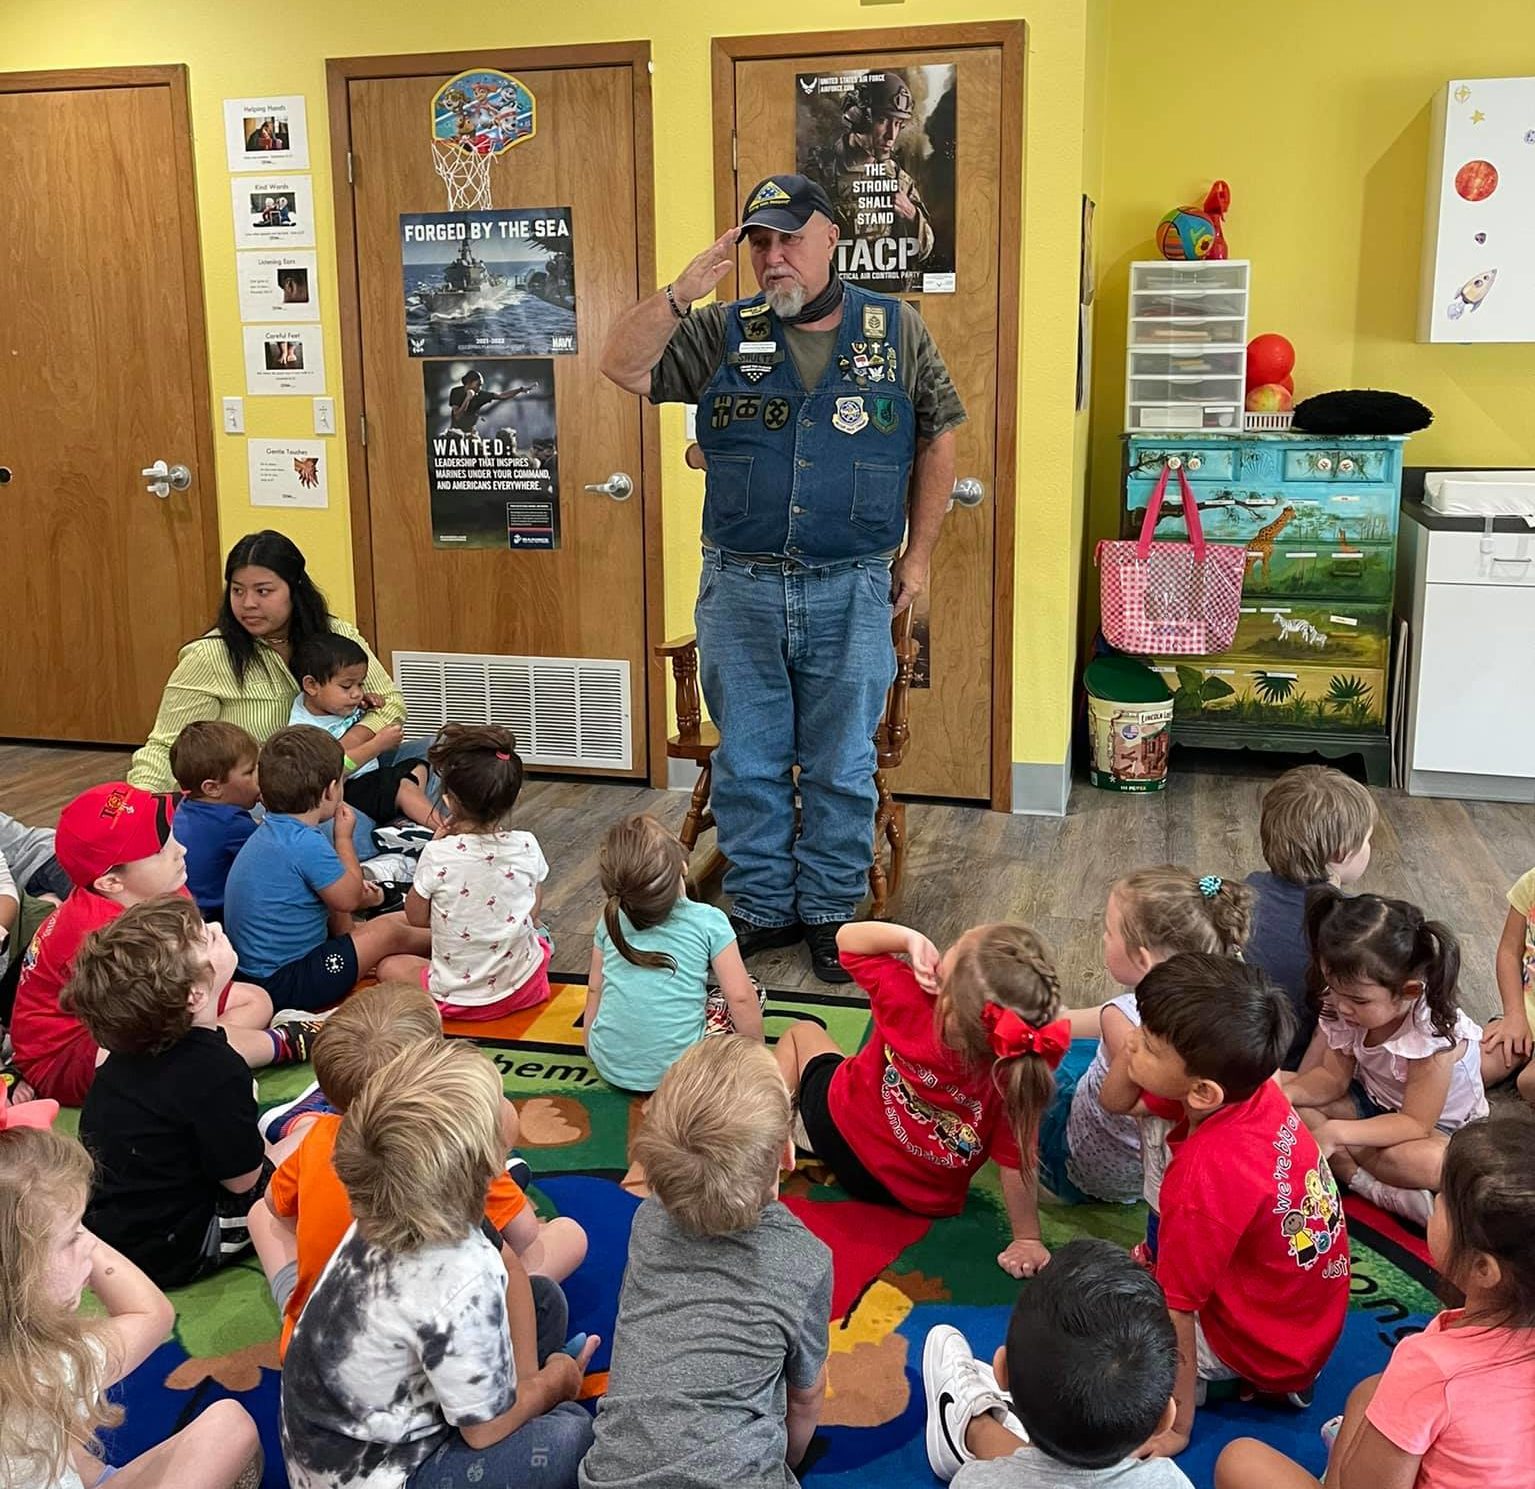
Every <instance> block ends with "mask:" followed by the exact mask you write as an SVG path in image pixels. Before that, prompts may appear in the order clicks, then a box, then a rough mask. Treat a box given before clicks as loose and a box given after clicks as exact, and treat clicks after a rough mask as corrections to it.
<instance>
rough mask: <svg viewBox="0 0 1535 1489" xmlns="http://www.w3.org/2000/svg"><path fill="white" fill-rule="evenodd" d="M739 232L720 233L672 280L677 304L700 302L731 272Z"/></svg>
mask: <svg viewBox="0 0 1535 1489" xmlns="http://www.w3.org/2000/svg"><path fill="white" fill-rule="evenodd" d="M740 231H741V230H740V228H738V227H733V228H731V229H729V231H727V232H724V233H722V234H721V235H720V236H719V237H718V238H716V239H715V240H714V242H712V243H711V244H710V245H709V246H708V247H707V248H706V249H704V251H703V252H702V253H701V254H699V255H698V257H697V258H695V259H694V260H693V262H692V263H690V264H689V265H688V266H687V268H686V269H684V270H683V271H682V273H680V274H679V275H678V276H677V277H676V278H675V279H674V280H672V293H673V294H674V295H675V296H676V297H677V303H678V304H679V305H691V304H692V303H693V301H694V300H701V299H703V297H704V296H705V295H707V294H708V293H709V291H710V290H712V289H713V288H714V286H715V285H717V284H718V283H719V282H720V280H722V279H723V278H724V277H725V276H726V275H727V274H728V273H729V272H730V271H731V269H732V268H733V267H734V265H735V261H736V234H737V233H739V232H740Z"/></svg>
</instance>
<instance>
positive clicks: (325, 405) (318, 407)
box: [314, 398, 336, 434]
mask: <svg viewBox="0 0 1535 1489" xmlns="http://www.w3.org/2000/svg"><path fill="white" fill-rule="evenodd" d="M314 432H315V433H316V434H334V433H335V432H336V400H335V399H334V398H316V399H315V401H314Z"/></svg>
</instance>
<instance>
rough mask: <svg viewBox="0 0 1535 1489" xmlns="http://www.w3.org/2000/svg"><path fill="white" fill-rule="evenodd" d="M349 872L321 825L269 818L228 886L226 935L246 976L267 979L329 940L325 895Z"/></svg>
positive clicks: (236, 866)
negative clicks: (325, 891) (323, 893)
mask: <svg viewBox="0 0 1535 1489" xmlns="http://www.w3.org/2000/svg"><path fill="white" fill-rule="evenodd" d="M345 872H346V869H345V867H344V866H343V865H342V862H341V860H340V859H339V858H337V857H336V850H335V849H334V848H333V847H332V846H331V844H330V840H329V839H328V838H327V837H326V836H325V834H324V832H322V831H321V830H320V829H319V828H318V827H311V826H310V825H309V823H307V822H302V821H300V820H299V819H298V818H297V817H288V816H284V815H283V814H282V813H281V812H268V813H267V815H266V817H265V818H264V819H263V820H262V822H261V825H260V826H259V827H258V828H257V829H256V830H255V832H253V833H252V834H251V835H250V837H249V838H247V839H246V841H245V846H244V847H243V848H241V849H240V852H239V856H238V857H237V858H236V859H235V862H234V867H233V868H232V869H230V871H229V882H228V883H227V884H226V885H225V887H224V929H225V930H226V931H228V933H229V939H230V940H231V941H233V942H234V947H235V950H236V951H237V952H239V954H240V971H241V972H242V973H246V974H248V975H250V976H251V977H255V978H258V979H259V978H262V977H266V976H268V975H269V974H270V973H273V972H275V971H276V970H277V969H278V968H279V967H286V966H287V965H288V963H289V962H293V961H297V960H298V959H299V957H301V956H303V955H304V954H305V953H306V952H310V951H313V950H314V949H315V947H316V946H318V945H319V944H320V943H321V942H322V941H324V940H325V939H326V937H327V935H328V934H329V932H328V929H327V923H328V919H329V915H330V912H329V911H328V910H327V909H326V908H325V901H324V900H322V899H321V898H320V891H321V890H322V889H325V888H328V887H329V886H330V885H332V884H334V883H335V882H336V880H337V879H339V878H340V877H341V876H342V875H343V874H344V873H345Z"/></svg>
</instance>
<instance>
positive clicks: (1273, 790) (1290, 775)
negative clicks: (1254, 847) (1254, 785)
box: [1258, 765, 1378, 884]
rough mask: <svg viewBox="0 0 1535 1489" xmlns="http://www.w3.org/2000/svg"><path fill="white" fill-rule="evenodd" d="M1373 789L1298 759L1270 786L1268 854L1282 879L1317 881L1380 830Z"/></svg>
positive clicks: (1265, 820) (1265, 814)
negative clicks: (1330, 866)
mask: <svg viewBox="0 0 1535 1489" xmlns="http://www.w3.org/2000/svg"><path fill="white" fill-rule="evenodd" d="M1377 815H1378V813H1377V811H1376V806H1375V798H1374V797H1373V796H1371V795H1370V792H1369V789H1368V788H1367V787H1365V786H1361V785H1360V784H1359V782H1358V781H1355V780H1352V779H1350V778H1349V777H1348V776H1346V775H1344V774H1343V772H1342V771H1341V770H1334V769H1333V768H1332V767H1331V766H1328V765H1299V766H1297V767H1296V768H1295V769H1294V770H1287V771H1286V772H1285V773H1284V774H1283V775H1282V776H1280V778H1279V779H1278V780H1277V781H1275V782H1274V784H1273V785H1272V786H1270V787H1269V789H1268V793H1267V795H1265V796H1264V798H1263V810H1262V813H1261V814H1260V816H1259V818H1258V836H1259V837H1260V838H1261V840H1262V842H1263V857H1264V859H1265V860H1266V862H1267V863H1268V866H1269V867H1270V868H1271V869H1272V870H1273V871H1274V872H1275V873H1276V874H1278V875H1279V877H1280V878H1281V879H1288V880H1290V881H1291V883H1294V884H1318V883H1320V882H1321V881H1322V880H1324V879H1325V878H1327V866H1328V864H1332V863H1342V862H1343V860H1344V859H1345V858H1348V857H1349V856H1350V855H1352V854H1354V853H1357V852H1358V851H1359V850H1360V849H1361V848H1362V847H1364V845H1365V841H1366V839H1367V838H1368V837H1369V836H1370V834H1371V833H1372V832H1374V831H1375V821H1376V817H1377Z"/></svg>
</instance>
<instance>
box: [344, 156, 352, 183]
mask: <svg viewBox="0 0 1535 1489" xmlns="http://www.w3.org/2000/svg"><path fill="white" fill-rule="evenodd" d="M352 180H353V176H352V152H351V151H350V150H348V151H347V152H346V184H347V185H348V186H350V185H351V184H352Z"/></svg>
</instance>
